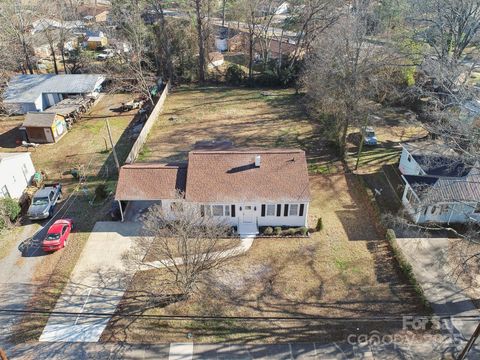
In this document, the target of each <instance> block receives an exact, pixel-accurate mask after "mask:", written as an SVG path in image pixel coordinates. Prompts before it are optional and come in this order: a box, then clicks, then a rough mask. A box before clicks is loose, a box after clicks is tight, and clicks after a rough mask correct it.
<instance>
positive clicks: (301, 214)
mask: <svg viewBox="0 0 480 360" xmlns="http://www.w3.org/2000/svg"><path fill="white" fill-rule="evenodd" d="M304 211H305V204H300V212H299V213H298V216H303V212H304Z"/></svg>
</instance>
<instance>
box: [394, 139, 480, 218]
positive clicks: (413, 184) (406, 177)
mask: <svg viewBox="0 0 480 360" xmlns="http://www.w3.org/2000/svg"><path fill="white" fill-rule="evenodd" d="M402 147H403V150H402V154H401V157H400V164H399V169H400V171H401V173H402V179H403V181H404V183H405V189H404V191H403V196H402V203H403V205H404V207H405V209H406V211H407V213H408V214H409V215H410V217H411V218H412V219H413V221H414V222H415V223H419V224H422V223H428V222H433V223H446V224H449V223H466V222H469V221H472V220H474V221H480V175H479V171H478V169H477V167H472V166H468V165H466V164H465V163H464V162H463V161H462V159H461V158H460V156H459V155H458V154H457V153H456V152H455V151H454V150H453V149H451V148H449V147H448V146H446V145H445V144H443V143H441V142H438V141H419V142H411V143H405V144H402Z"/></svg>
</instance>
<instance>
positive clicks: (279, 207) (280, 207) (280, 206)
mask: <svg viewBox="0 0 480 360" xmlns="http://www.w3.org/2000/svg"><path fill="white" fill-rule="evenodd" d="M277 216H282V204H277Z"/></svg>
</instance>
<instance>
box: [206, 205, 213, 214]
mask: <svg viewBox="0 0 480 360" xmlns="http://www.w3.org/2000/svg"><path fill="white" fill-rule="evenodd" d="M205 216H212V207H211V206H210V205H205Z"/></svg>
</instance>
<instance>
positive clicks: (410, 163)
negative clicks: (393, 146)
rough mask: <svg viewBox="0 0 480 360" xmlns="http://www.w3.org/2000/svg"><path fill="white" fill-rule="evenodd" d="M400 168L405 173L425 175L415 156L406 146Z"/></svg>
mask: <svg viewBox="0 0 480 360" xmlns="http://www.w3.org/2000/svg"><path fill="white" fill-rule="evenodd" d="M398 168H399V169H400V172H401V173H402V174H403V175H425V172H424V171H423V170H422V168H421V167H420V165H418V163H417V162H416V161H415V159H414V158H413V156H411V155H410V153H409V152H408V151H407V149H405V148H403V150H402V155H401V156H400V164H399V165H398Z"/></svg>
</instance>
